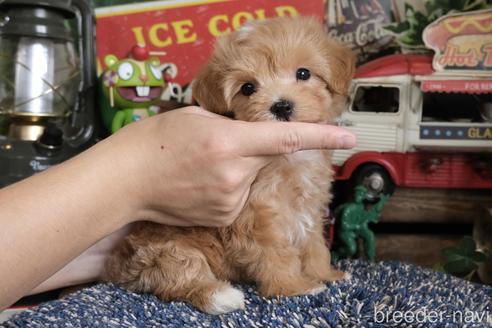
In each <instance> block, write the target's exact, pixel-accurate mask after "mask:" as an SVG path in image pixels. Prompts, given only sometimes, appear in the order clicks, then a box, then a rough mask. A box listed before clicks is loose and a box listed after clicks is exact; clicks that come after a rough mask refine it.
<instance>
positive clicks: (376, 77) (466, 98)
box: [334, 55, 492, 199]
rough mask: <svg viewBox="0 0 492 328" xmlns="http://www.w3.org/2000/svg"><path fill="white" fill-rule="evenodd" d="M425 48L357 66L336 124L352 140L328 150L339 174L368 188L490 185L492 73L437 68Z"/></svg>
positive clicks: (371, 194) (372, 190)
mask: <svg viewBox="0 0 492 328" xmlns="http://www.w3.org/2000/svg"><path fill="white" fill-rule="evenodd" d="M432 59H433V58H432V56H430V55H393V56H388V57H384V58H380V59H377V60H375V61H372V62H370V63H368V64H365V65H363V66H361V67H359V69H358V71H357V73H356V76H355V78H354V80H353V83H352V86H351V90H350V103H349V105H348V109H347V111H346V112H345V113H343V114H342V115H341V117H340V118H339V121H338V124H339V125H340V126H344V127H346V128H347V129H349V130H351V131H353V132H354V133H355V134H356V135H357V139H358V141H357V146H356V147H355V148H354V149H351V150H337V151H335V152H334V164H335V167H336V169H337V170H336V171H337V178H338V179H339V180H352V181H353V182H354V184H363V185H364V186H366V188H368V190H369V194H368V198H369V199H371V198H376V197H377V195H378V194H379V193H380V192H383V193H391V192H392V191H393V189H394V187H395V186H405V187H435V188H492V114H491V107H492V75H489V76H488V77H487V76H485V77H483V76H482V77H477V76H474V75H466V74H459V75H449V74H446V75H442V74H436V73H435V71H434V70H433V69H432Z"/></svg>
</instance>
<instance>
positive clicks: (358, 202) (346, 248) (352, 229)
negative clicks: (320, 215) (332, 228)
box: [334, 185, 389, 261]
mask: <svg viewBox="0 0 492 328" xmlns="http://www.w3.org/2000/svg"><path fill="white" fill-rule="evenodd" d="M366 194H367V189H366V187H364V186H361V185H359V186H357V187H355V199H354V202H352V203H345V204H342V205H340V206H338V207H337V208H336V209H335V212H334V215H335V217H336V219H337V220H338V222H339V227H338V232H337V235H338V239H339V240H340V242H341V243H342V245H341V246H340V247H339V250H338V252H337V257H352V256H354V255H355V254H356V253H357V239H358V238H362V240H363V241H364V248H365V253H366V256H367V258H368V259H369V260H370V261H374V258H375V257H376V245H375V237H374V233H373V232H372V231H371V229H369V222H373V223H377V222H378V220H379V216H380V215H381V212H382V210H383V205H384V204H385V203H386V201H387V200H388V198H389V195H381V196H380V199H379V201H378V202H377V203H376V204H374V205H373V206H372V207H371V208H370V209H366V207H365V204H364V200H365V199H366Z"/></svg>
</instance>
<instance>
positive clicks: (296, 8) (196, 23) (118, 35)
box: [96, 0, 324, 102]
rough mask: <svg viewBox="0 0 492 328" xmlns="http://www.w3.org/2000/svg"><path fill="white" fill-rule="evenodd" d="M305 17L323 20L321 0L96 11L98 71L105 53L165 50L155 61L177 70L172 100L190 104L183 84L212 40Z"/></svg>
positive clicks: (201, 1)
mask: <svg viewBox="0 0 492 328" xmlns="http://www.w3.org/2000/svg"><path fill="white" fill-rule="evenodd" d="M296 15H309V16H316V17H319V19H320V20H322V19H323V15H324V1H323V0H311V1H301V0H263V1H262V0H248V1H240V0H198V1H196V0H192V1H190V0H174V1H157V2H145V3H139V4H133V5H123V6H116V7H103V8H98V9H97V10H96V18H97V54H98V67H99V70H101V69H102V68H103V67H102V66H101V65H102V64H103V63H104V60H103V59H104V57H105V56H106V55H108V54H113V55H116V56H117V57H118V58H123V57H126V56H127V54H128V52H129V51H130V49H131V48H132V46H134V45H135V44H144V45H146V46H147V47H148V48H149V50H150V51H156V52H157V51H160V52H162V51H165V52H166V54H165V55H164V56H160V59H161V62H164V63H174V64H175V65H176V66H177V76H176V78H175V80H174V81H172V82H173V83H175V85H176V88H177V93H178V100H180V101H184V102H190V101H191V90H189V88H188V85H189V83H190V82H191V80H192V79H193V77H194V76H195V74H196V73H197V72H198V70H199V69H200V67H201V66H202V65H203V64H204V63H205V61H206V60H207V58H208V57H209V55H210V53H211V51H212V45H213V43H214V40H215V38H216V37H218V36H220V35H223V34H227V33H230V32H232V31H234V30H237V29H238V28H239V27H240V26H241V25H242V24H244V23H245V22H247V21H251V20H262V19H266V18H270V17H276V16H296Z"/></svg>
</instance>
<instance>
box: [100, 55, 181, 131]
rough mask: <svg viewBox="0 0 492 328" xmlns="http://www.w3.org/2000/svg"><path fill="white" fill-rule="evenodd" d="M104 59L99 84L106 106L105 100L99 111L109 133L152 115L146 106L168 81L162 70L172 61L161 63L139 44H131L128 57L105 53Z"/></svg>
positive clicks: (159, 94) (155, 98)
mask: <svg viewBox="0 0 492 328" xmlns="http://www.w3.org/2000/svg"><path fill="white" fill-rule="evenodd" d="M104 63H105V65H106V70H105V71H104V72H103V74H102V81H101V87H102V92H103V96H104V98H105V99H106V100H109V106H107V103H106V106H104V105H103V106H102V114H103V120H104V121H105V123H106V125H107V126H108V128H109V129H110V130H111V133H115V132H116V131H118V130H119V129H121V128H122V127H123V126H125V125H127V124H130V123H132V122H135V121H139V120H141V119H144V118H146V117H149V116H152V115H154V114H155V113H154V112H153V111H152V110H151V109H150V107H151V106H153V105H155V104H156V102H157V101H158V100H159V99H160V97H161V95H162V93H163V91H164V88H165V87H166V85H168V83H166V81H165V79H164V73H165V71H166V70H167V69H168V68H170V67H172V66H171V65H172V64H171V65H168V66H166V65H161V62H160V60H159V58H158V57H155V56H152V57H151V56H150V53H149V51H148V50H147V49H146V48H145V47H143V46H140V45H137V46H135V47H133V48H132V51H131V52H130V56H129V57H128V58H125V59H122V60H118V58H117V57H116V56H114V55H107V56H106V57H105V58H104ZM174 67H175V66H174ZM168 73H169V72H168Z"/></svg>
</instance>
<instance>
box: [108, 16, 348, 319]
mask: <svg viewBox="0 0 492 328" xmlns="http://www.w3.org/2000/svg"><path fill="white" fill-rule="evenodd" d="M353 66H354V61H353V56H352V54H351V52H350V51H349V50H348V49H346V48H345V47H344V46H342V45H341V44H339V43H338V42H335V41H334V40H331V39H329V38H328V36H327V33H325V31H324V30H323V27H322V25H321V24H320V23H318V22H316V20H314V19H311V18H295V19H292V18H276V19H271V20H266V21H262V22H255V23H250V24H248V25H246V26H245V27H243V28H242V29H241V30H240V31H238V32H235V33H233V34H231V35H228V36H225V37H223V38H220V39H219V40H218V41H217V43H216V47H215V51H214V53H213V55H212V57H211V59H210V61H209V63H208V64H207V65H206V66H205V68H204V69H203V70H202V72H201V73H200V74H199V75H198V77H197V79H196V81H195V83H194V84H193V91H194V96H195V99H197V100H198V102H199V103H200V104H201V106H203V107H204V108H205V109H207V110H209V111H212V112H215V113H219V114H227V115H230V116H234V117H235V118H236V119H238V120H245V121H299V122H320V123H321V122H322V123H329V122H332V121H333V119H334V118H335V117H336V116H338V115H339V114H340V113H341V111H342V110H343V108H344V106H345V102H346V93H347V89H348V87H349V84H350V80H351V77H352V74H353ZM252 137H254V136H252ZM330 160H331V151H327V150H311V151H301V152H297V153H294V154H290V155H285V156H278V158H276V159H274V160H273V161H272V162H271V164H269V165H268V166H266V167H265V168H264V169H262V170H261V171H260V173H259V175H258V177H257V179H256V181H255V182H254V184H253V185H252V187H251V193H250V196H249V199H248V201H247V203H246V205H245V207H244V209H243V210H242V212H241V213H240V215H239V216H238V218H237V220H236V221H235V222H234V223H233V224H232V225H231V226H229V227H225V228H203V227H197V228H180V227H171V226H163V225H159V224H154V223H141V224H139V225H138V226H137V227H136V228H135V230H134V231H133V232H132V233H131V234H130V235H129V236H128V237H127V238H126V239H125V240H124V241H123V242H122V243H121V245H119V246H118V247H117V248H116V249H115V251H114V254H113V256H112V257H111V259H110V260H109V262H108V264H107V270H106V271H107V272H106V276H105V279H106V280H109V281H114V282H117V283H120V284H122V285H123V286H125V287H126V288H128V289H130V290H132V291H137V292H149V293H153V294H155V295H157V296H158V297H159V298H161V299H163V300H166V301H170V300H184V301H189V302H190V303H192V304H193V305H194V306H196V307H197V308H199V309H200V310H202V311H204V312H208V313H211V314H221V313H226V312H230V311H234V310H237V309H242V308H244V295H243V293H242V292H241V291H240V290H238V289H236V288H234V287H232V286H231V284H230V281H234V282H249V283H256V285H257V287H258V290H259V292H260V294H261V295H263V296H267V297H268V296H274V295H284V296H289V295H302V294H313V293H317V292H319V291H321V290H323V289H324V284H323V283H324V282H330V281H335V280H338V279H342V278H344V273H343V272H340V271H337V270H335V269H333V268H332V267H331V266H330V253H329V250H328V249H327V247H326V246H325V241H324V239H323V222H322V218H323V214H324V212H325V209H326V207H327V206H328V204H329V202H330V200H331V194H330V185H331V182H332V179H333V172H332V168H331V162H330Z"/></svg>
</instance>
